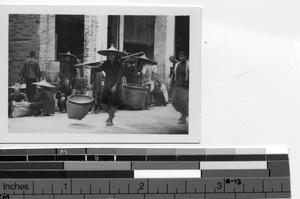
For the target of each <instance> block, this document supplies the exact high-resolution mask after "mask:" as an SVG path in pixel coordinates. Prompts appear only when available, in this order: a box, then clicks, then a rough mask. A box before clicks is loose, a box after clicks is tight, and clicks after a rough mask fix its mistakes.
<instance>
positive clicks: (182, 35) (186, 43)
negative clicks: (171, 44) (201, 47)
mask: <svg viewBox="0 0 300 199" xmlns="http://www.w3.org/2000/svg"><path fill="white" fill-rule="evenodd" d="M189 48H190V17H189V16H176V17H175V55H176V57H177V59H178V53H179V52H180V51H186V52H188V53H189Z"/></svg>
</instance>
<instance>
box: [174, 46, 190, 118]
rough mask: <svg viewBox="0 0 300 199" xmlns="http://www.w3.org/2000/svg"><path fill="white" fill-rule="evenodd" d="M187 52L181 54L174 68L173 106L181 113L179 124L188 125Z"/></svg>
mask: <svg viewBox="0 0 300 199" xmlns="http://www.w3.org/2000/svg"><path fill="white" fill-rule="evenodd" d="M187 58H188V55H187V52H185V51H181V52H179V62H178V63H177V64H176V65H175V68H174V75H173V80H174V90H173V92H172V105H173V106H174V108H175V109H176V110H177V111H178V112H180V113H181V117H180V118H179V124H186V118H187V117H188V115H189V62H188V61H187Z"/></svg>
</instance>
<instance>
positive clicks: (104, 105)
mask: <svg viewBox="0 0 300 199" xmlns="http://www.w3.org/2000/svg"><path fill="white" fill-rule="evenodd" d="M101 107H102V108H103V110H104V111H105V112H106V113H107V114H108V116H110V114H109V108H108V105H106V104H101ZM108 121H109V117H108V119H107V120H106V121H105V122H108Z"/></svg>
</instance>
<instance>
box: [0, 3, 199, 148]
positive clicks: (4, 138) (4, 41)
mask: <svg viewBox="0 0 300 199" xmlns="http://www.w3.org/2000/svg"><path fill="white" fill-rule="evenodd" d="M9 14H82V15H86V14H88V15H189V16H190V53H189V57H190V66H191V67H190V88H189V89H190V92H189V93H190V97H189V110H190V113H189V130H188V135H170V134H168V135H167V134H163V135H162V134H141V135H137V134H99V135H95V134H88V133H87V134H85V135H84V136H83V134H72V136H70V134H63V133H62V134H61V135H60V136H57V134H55V136H54V135H53V134H51V133H42V134H38V133H9V131H8V117H7V105H6V104H7V99H8V95H7V88H8V75H7V74H8V53H9V52H8V46H9V44H8V42H9V38H8V37H9V36H8V33H9V31H8V28H9ZM200 22H201V8H200V7H169V6H165V7H164V6H157V7H153V6H100V5H95V6H91V5H85V6H83V5H72V6H70V5H67V6H66V5H50V6H45V5H43V6H42V5H0V25H1V29H0V35H1V37H0V44H1V49H2V53H1V54H0V64H1V67H0V74H1V81H2V82H1V87H2V91H5V92H3V95H2V96H1V97H0V100H1V104H2V105H3V106H1V107H0V110H1V114H0V121H1V125H0V132H1V136H0V144H22V143H24V144H44V143H45V144H51V143H56V144H64V143H65V144H101V143H108V144H111V143H125V144H129V143H132V144H137V143H149V144H161V143H199V142H200V129H201V118H200V117H201V114H200V112H201V98H200V96H201V93H200V82H201V74H200V72H201V71H200V66H201V64H200V63H201V60H200V58H201V52H200V51H201V23H200ZM95 140H97V141H95Z"/></svg>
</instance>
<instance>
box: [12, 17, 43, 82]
mask: <svg viewBox="0 0 300 199" xmlns="http://www.w3.org/2000/svg"><path fill="white" fill-rule="evenodd" d="M39 24H40V16H39V15H20V14H11V15H9V59H10V63H9V78H8V79H9V85H12V84H14V83H16V82H18V78H19V77H20V70H21V66H22V64H23V62H24V60H25V59H26V58H27V57H29V51H30V50H34V51H36V57H39V48H40V41H39V35H38V27H39Z"/></svg>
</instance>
